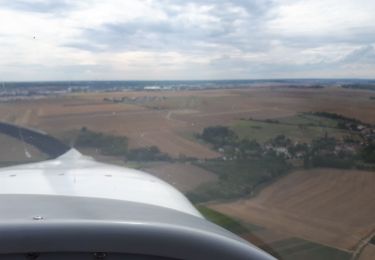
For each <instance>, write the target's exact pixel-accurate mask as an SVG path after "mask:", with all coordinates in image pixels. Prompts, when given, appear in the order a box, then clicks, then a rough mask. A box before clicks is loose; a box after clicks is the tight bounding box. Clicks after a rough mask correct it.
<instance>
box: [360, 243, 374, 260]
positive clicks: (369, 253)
mask: <svg viewBox="0 0 375 260" xmlns="http://www.w3.org/2000/svg"><path fill="white" fill-rule="evenodd" d="M374 256H375V245H373V244H368V245H367V246H366V247H365V248H364V249H363V251H362V253H361V255H360V256H359V258H358V259H359V260H373V259H374Z"/></svg>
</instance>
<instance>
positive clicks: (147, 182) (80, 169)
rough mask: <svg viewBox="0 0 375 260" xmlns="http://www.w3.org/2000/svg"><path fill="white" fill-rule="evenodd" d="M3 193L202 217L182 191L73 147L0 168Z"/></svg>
mask: <svg viewBox="0 0 375 260" xmlns="http://www.w3.org/2000/svg"><path fill="white" fill-rule="evenodd" d="M0 194H38V195H62V196H77V197H92V198H105V199H116V200H125V201H132V202H138V203H145V204H150V205H155V206H160V207H166V208H171V209H175V210H178V211H181V212H184V213H187V214H190V215H194V216H197V217H202V216H201V215H200V214H199V212H198V211H197V210H196V209H195V208H194V207H193V206H192V205H191V203H190V202H189V201H188V200H187V199H186V198H185V196H183V195H182V194H181V193H180V192H179V191H177V190H176V189H175V188H173V187H172V186H170V185H169V184H167V183H165V182H164V181H162V180H160V179H158V178H156V177H154V176H152V175H149V174H147V173H144V172H141V171H137V170H133V169H129V168H124V167H119V166H113V165H108V164H104V163H99V162H96V161H95V160H93V159H92V158H90V157H86V156H83V155H82V154H80V153H79V152H78V151H77V150H74V149H72V150H70V151H69V152H67V153H66V154H64V155H62V156H60V157H59V158H57V159H55V160H49V161H45V162H40V163H32V164H25V165H20V166H13V167H7V168H2V169H0Z"/></svg>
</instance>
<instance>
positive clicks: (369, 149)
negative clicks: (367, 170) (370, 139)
mask: <svg viewBox="0 0 375 260" xmlns="http://www.w3.org/2000/svg"><path fill="white" fill-rule="evenodd" d="M361 157H362V159H363V161H364V162H366V163H375V143H371V144H368V145H366V146H365V147H364V148H363V149H362V151H361Z"/></svg>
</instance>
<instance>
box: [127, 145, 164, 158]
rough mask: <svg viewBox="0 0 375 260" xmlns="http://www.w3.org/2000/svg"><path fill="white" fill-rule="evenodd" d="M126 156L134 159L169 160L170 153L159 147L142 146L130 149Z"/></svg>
mask: <svg viewBox="0 0 375 260" xmlns="http://www.w3.org/2000/svg"><path fill="white" fill-rule="evenodd" d="M126 158H127V159H128V160H132V161H168V160H171V158H170V157H169V155H168V154H165V153H162V152H161V151H160V150H159V148H158V147H156V146H150V147H142V148H136V149H131V150H129V152H128V154H127V156H126Z"/></svg>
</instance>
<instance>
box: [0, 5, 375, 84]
mask: <svg viewBox="0 0 375 260" xmlns="http://www.w3.org/2000/svg"><path fill="white" fill-rule="evenodd" d="M372 10H375V2H374V1H370V0H357V1H351V0H305V1H302V0H300V1H297V0H279V1H276V0H275V1H258V0H248V1H246V0H233V1H229V0H218V1H213V0H202V1H198V0H190V1H178V0H175V1H170V0H163V1H156V0H142V1H132V0H108V1H99V0H84V1H63V0H58V1H52V0H51V1H48V0H37V1H32V2H31V1H24V0H15V1H12V2H10V1H2V0H0V44H1V48H0V80H19V79H22V80H54V79H59V80H64V79H66V80H73V79H152V78H156V79H179V78H181V79H182V78H183V79H200V78H236V77H237V78H258V77H262V78H267V77H286V78H288V77H294V76H298V77H320V76H324V77H327V76H329V75H332V77H337V76H338V75H339V76H340V75H342V76H345V77H355V76H360V77H374V74H375V71H374V70H373V68H374V66H373V63H371V62H370V61H371V59H372V58H373V55H374V54H373V53H374V52H373V49H372V48H373V45H374V43H375V26H374V25H375V16H374V15H373V11H372ZM34 37H35V38H34Z"/></svg>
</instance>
